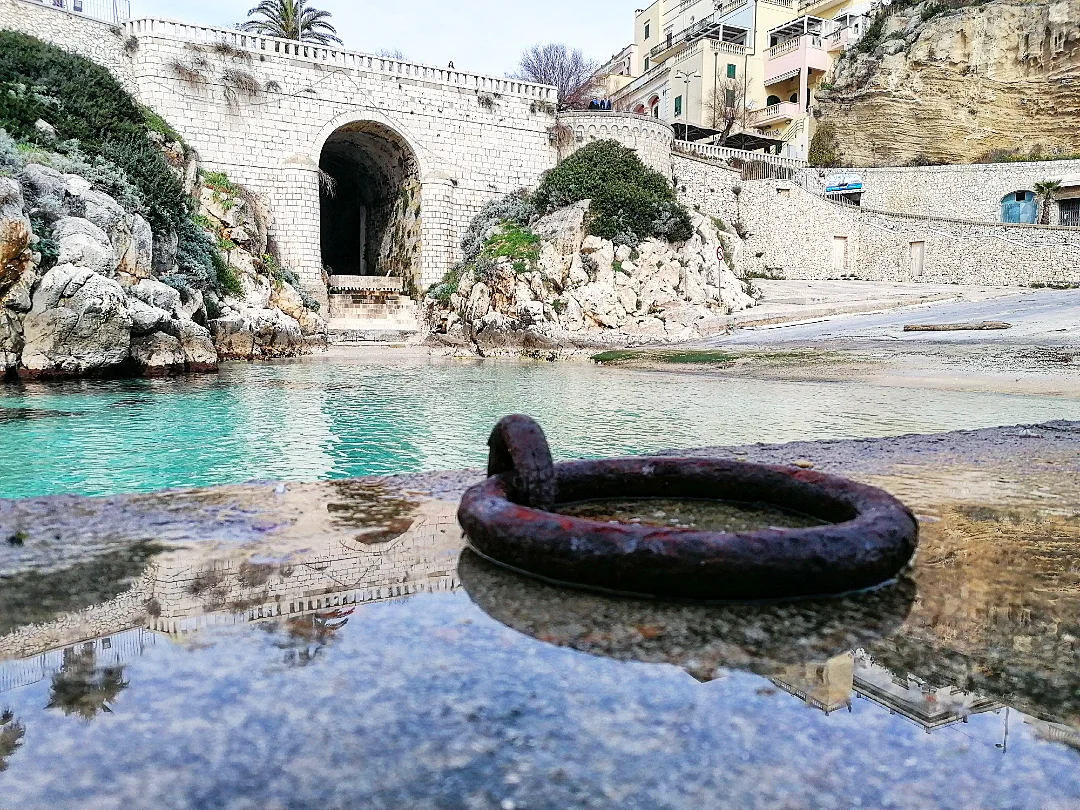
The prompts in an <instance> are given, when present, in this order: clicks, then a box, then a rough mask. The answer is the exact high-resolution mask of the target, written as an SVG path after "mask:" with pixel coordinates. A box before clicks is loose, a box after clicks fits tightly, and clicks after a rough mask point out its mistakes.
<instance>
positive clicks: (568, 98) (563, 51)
mask: <svg viewBox="0 0 1080 810" xmlns="http://www.w3.org/2000/svg"><path fill="white" fill-rule="evenodd" d="M599 67H600V66H599V64H597V63H596V62H594V61H592V60H591V59H587V58H586V57H585V55H584V54H583V53H582V52H581V51H580V50H579V49H577V48H575V49H573V50H571V49H570V48H568V47H567V46H566V45H563V44H562V43H556V42H551V43H549V44H547V45H533V46H532V47H531V48H529V49H528V50H527V51H525V53H523V54H522V55H521V64H519V65H518V70H517V73H515V74H513V76H512V78H514V79H521V80H522V81H527V82H536V83H538V84H550V85H553V86H554V87H556V88H557V89H558V91H559V104H560V106H562V107H572V108H581V107H584V106H586V105H587V104H588V103H589V97H590V96H591V95H592V93H593V92H594V90H595V89H596V87H597V79H596V77H595V73H596V70H597V68H599Z"/></svg>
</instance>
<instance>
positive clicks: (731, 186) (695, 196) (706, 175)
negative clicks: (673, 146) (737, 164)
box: [671, 154, 741, 222]
mask: <svg viewBox="0 0 1080 810" xmlns="http://www.w3.org/2000/svg"><path fill="white" fill-rule="evenodd" d="M671 160H672V175H673V177H674V180H675V191H676V193H677V194H678V197H679V201H680V202H681V203H682V204H683V205H685V206H687V207H688V208H693V209H695V210H698V211H701V212H703V213H706V214H710V215H711V216H714V217H720V218H721V219H723V220H724V221H725V222H733V221H734V220H735V218H736V216H737V210H738V199H737V197H736V195H735V190H736V189H737V188H738V187H739V185H740V179H739V178H740V176H741V175H740V174H739V172H738V171H736V170H734V169H728V168H726V167H723V166H719V165H717V164H716V163H711V162H709V161H707V160H703V159H701V158H696V157H691V156H689V155H680V154H673V155H672V156H671Z"/></svg>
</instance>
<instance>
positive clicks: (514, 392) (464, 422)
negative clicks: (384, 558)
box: [0, 355, 1080, 497]
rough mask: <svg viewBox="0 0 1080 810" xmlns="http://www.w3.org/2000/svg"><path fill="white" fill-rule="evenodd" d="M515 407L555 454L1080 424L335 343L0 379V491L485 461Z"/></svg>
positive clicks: (804, 389) (968, 401)
mask: <svg viewBox="0 0 1080 810" xmlns="http://www.w3.org/2000/svg"><path fill="white" fill-rule="evenodd" d="M511 412H524V413H528V414H531V415H533V416H535V417H537V418H538V419H539V420H540V421H541V423H542V424H543V425H544V427H545V429H546V430H547V432H548V435H549V438H550V440H551V443H552V447H553V449H554V452H555V454H556V456H558V457H560V458H572V457H589V456H592V457H597V456H605V455H618V454H628V453H642V452H649V451H655V450H661V449H667V448H677V447H690V446H700V445H706V444H742V443H748V442H759V441H760V442H782V441H790V440H796V439H823V438H841V437H875V436H888V435H896V434H902V433H913V432H919V433H926V432H935V431H946V430H955V429H967V428H976V427H988V426H993V425H1005V424H1017V423H1031V422H1039V421H1044V420H1048V419H1080V400H1077V399H1070V398H1064V397H1061V398H1058V397H1046V396H1018V395H1007V394H979V393H963V392H953V391H931V390H920V389H903V388H891V387H890V388H886V387H876V386H872V385H867V384H865V383H804V382H776V381H762V380H744V379H721V378H714V377H707V376H696V375H678V374H667V373H648V372H637V371H629V370H619V369H610V368H599V367H594V366H592V365H589V364H585V363H582V364H557V365H556V364H539V363H538V364H517V363H490V362H488V363H483V362H476V361H449V360H440V359H428V358H417V357H411V358H410V357H401V358H390V359H387V358H385V357H379V358H377V359H376V358H374V357H361V356H353V357H348V356H344V355H331V356H327V357H320V358H314V359H307V360H304V361H295V362H282V363H274V364H259V365H254V364H252V365H249V364H226V366H225V367H224V368H223V370H222V372H221V373H220V374H218V375H213V376H204V377H188V378H183V379H177V380H156V381H155V380H134V381H131V380H127V381H83V382H76V383H66V384H59V385H32V386H22V387H15V386H8V387H6V388H2V389H0V497H28V496H35V495H46V494H56V493H79V494H86V495H106V494H115V493H120V492H135V491H151V490H155V489H160V488H163V487H176V486H200V485H208V484H222V483H233V482H241V481H246V480H251V479H267V478H269V479H277V478H281V479H289V480H317V479H335V478H346V477H353V476H361V475H373V474H388V473H401V472H417V471H423V470H437V469H450V468H460V467H477V466H482V465H483V464H484V462H485V459H486V457H487V451H486V444H485V442H486V438H487V434H488V433H489V431H490V430H491V427H492V425H493V424H494V423H495V422H496V421H497V420H498V419H499V417H501V416H503V415H505V414H507V413H511Z"/></svg>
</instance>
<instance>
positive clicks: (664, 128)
mask: <svg viewBox="0 0 1080 810" xmlns="http://www.w3.org/2000/svg"><path fill="white" fill-rule="evenodd" d="M559 123H560V124H561V125H563V126H565V127H569V128H570V130H571V132H573V141H572V142H571V143H570V144H569V145H567V146H564V147H563V148H562V150H561V155H560V157H562V158H566V157H569V156H570V155H572V154H574V152H576V151H577V150H578V149H580V148H581V147H583V146H585V145H587V144H589V143H591V142H593V141H603V140H614V141H618V142H619V143H621V144H622V145H623V146H626V147H629V148H630V149H633V150H634V151H635V152H637V153H638V157H640V158H641V160H642V162H643V163H644V164H645V165H646V166H650V167H652V168H653V169H656V170H657V171H658V172H660V173H661V174H662V175H664V176H665V177H670V176H671V159H672V154H671V149H672V145H673V144H674V143H675V130H673V129H672V128H671V125H670V124H667V123H665V122H663V121H660V120H657V119H655V118H651V117H649V116H645V115H637V114H635V113H629V112H616V111H613V110H578V111H574V112H564V113H561V114H560V115H559Z"/></svg>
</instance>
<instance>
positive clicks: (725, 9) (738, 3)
mask: <svg viewBox="0 0 1080 810" xmlns="http://www.w3.org/2000/svg"><path fill="white" fill-rule="evenodd" d="M749 2H750V0H730V2H727V3H724V5H722V6H720V7H719V8H718V9H717V10H716V19H718V20H719V19H721V18H722V17H726V16H727V15H728V14H730V13H731V12H733V11H737V10H738V9H740V8H742V7H743V6H745V5H746V4H747V3H749Z"/></svg>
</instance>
